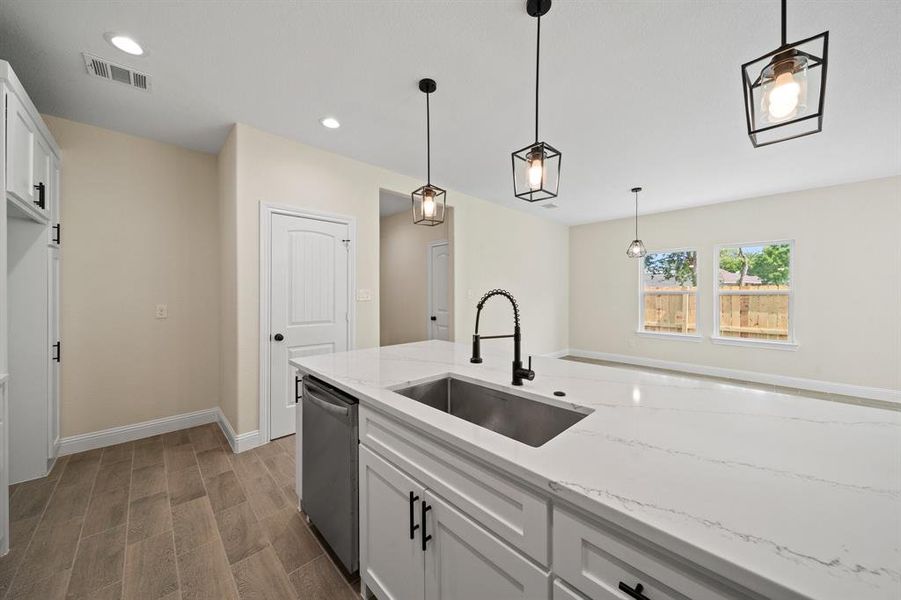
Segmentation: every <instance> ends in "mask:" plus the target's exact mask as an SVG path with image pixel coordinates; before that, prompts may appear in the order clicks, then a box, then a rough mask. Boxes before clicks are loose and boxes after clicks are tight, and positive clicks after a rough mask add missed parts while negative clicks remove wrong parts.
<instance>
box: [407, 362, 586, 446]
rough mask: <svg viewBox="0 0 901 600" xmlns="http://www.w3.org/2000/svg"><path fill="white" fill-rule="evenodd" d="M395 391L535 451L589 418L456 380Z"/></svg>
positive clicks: (557, 407)
mask: <svg viewBox="0 0 901 600" xmlns="http://www.w3.org/2000/svg"><path fill="white" fill-rule="evenodd" d="M394 391H395V392H397V393H398V394H401V395H402V396H406V397H407V398H412V399H413V400H416V401H417V402H421V403H423V404H425V405H427V406H431V407H432V408H434V409H437V410H440V411H441V412H446V413H448V414H450V415H453V416H455V417H458V418H460V419H464V420H466V421H469V422H470V423H475V424H476V425H478V426H480V427H484V428H485V429H490V430H491V431H494V432H496V433H499V434H501V435H504V436H507V437H508V438H512V439H514V440H516V441H518V442H522V443H523V444H528V445H529V446H534V447H536V448H537V447H538V446H541V445H542V444H544V443H545V442H547V441H548V440H551V439H553V438H554V437H556V436H558V435H560V434H561V433H562V432H563V431H565V430H566V429H568V428H569V427H571V426H572V425H574V424H576V423H578V422H579V421H581V420H582V419H584V418H585V417H586V416H587V414H586V413H583V412H579V411H577V410H573V409H571V408H564V407H562V406H557V405H554V404H547V403H544V402H539V401H537V400H530V399H528V398H523V397H522V396H516V395H514V394H508V393H506V392H501V391H498V390H494V389H491V388H489V387H485V386H482V385H478V384H475V383H470V382H468V381H463V380H462V379H457V378H455V377H444V378H441V379H436V380H432V381H427V382H425V383H420V384H417V385H414V386H411V387H407V388H402V389H398V390H394Z"/></svg>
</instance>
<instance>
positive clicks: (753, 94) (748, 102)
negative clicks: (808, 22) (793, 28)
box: [741, 0, 829, 148]
mask: <svg viewBox="0 0 901 600" xmlns="http://www.w3.org/2000/svg"><path fill="white" fill-rule="evenodd" d="M785 13H786V0H782V45H781V46H779V47H778V48H776V49H775V50H773V51H772V52H769V53H767V54H764V55H763V56H761V57H760V58H758V59H756V60H752V61H750V62H747V63H745V64H743V65H742V66H741V77H742V83H743V84H744V94H745V116H746V118H747V123H748V136H750V138H751V143H753V144H754V147H755V148H757V147H760V146H768V145H769V144H775V143H777V142H784V141H786V140H791V139H794V138H799V137H802V136H805V135H810V134H812V133H819V132H820V131H822V130H823V98H824V96H825V93H826V65H827V58H828V53H829V32H828V31H824V32H823V33H821V34H819V35H815V36H813V37H809V38H807V39H804V40H801V41H800V42H793V43H788V42H787V41H786V22H785Z"/></svg>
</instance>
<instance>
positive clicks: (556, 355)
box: [541, 348, 571, 358]
mask: <svg viewBox="0 0 901 600" xmlns="http://www.w3.org/2000/svg"><path fill="white" fill-rule="evenodd" d="M570 354H571V353H570V351H569V348H564V349H563V350H557V351H556V352H548V353H546V354H542V355H541V356H545V357H547V358H563V357H564V356H569V355H570Z"/></svg>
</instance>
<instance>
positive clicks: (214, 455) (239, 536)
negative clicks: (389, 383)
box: [0, 424, 359, 600]
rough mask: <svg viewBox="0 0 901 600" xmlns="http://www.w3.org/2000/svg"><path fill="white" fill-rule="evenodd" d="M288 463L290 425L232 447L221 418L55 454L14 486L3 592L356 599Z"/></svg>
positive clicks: (225, 599) (14, 599)
mask: <svg viewBox="0 0 901 600" xmlns="http://www.w3.org/2000/svg"><path fill="white" fill-rule="evenodd" d="M294 473H295V470H294V437H293V436H291V437H288V438H282V439H280V440H275V441H273V442H271V443H269V444H266V445H265V446H260V447H259V448H255V449H253V450H249V451H247V452H243V453H241V454H233V453H232V452H231V449H230V448H229V446H228V442H227V441H226V440H225V437H224V436H223V435H222V432H221V431H220V430H219V427H218V425H216V424H211V425H203V426H200V427H195V428H193V429H187V430H183V431H176V432H173V433H167V434H164V435H159V436H154V437H151V438H146V439H143V440H138V441H137V442H130V443H127V444H121V445H118V446H110V447H108V448H103V449H99V450H91V451H88V452H83V453H81V454H75V455H72V456H68V457H61V458H60V459H59V460H58V461H57V463H56V466H55V467H54V469H53V472H52V473H50V475H48V476H47V477H45V478H42V479H38V480H35V481H29V482H27V483H22V484H19V485H16V486H13V487H11V488H10V492H11V495H10V530H11V533H10V542H11V547H10V551H9V554H7V555H6V556H4V557H2V558H0V598H2V599H4V600H5V599H10V600H18V599H23V598H30V599H35V600H55V599H57V598H71V599H95V598H96V599H98V600H106V599H120V598H121V599H128V600H130V599H133V598H141V599H147V600H154V599H156V598H164V599H165V600H175V599H178V598H181V599H183V600H195V599H196V600H199V599H210V600H232V599H234V600H237V599H241V600H247V599H250V598H253V599H263V598H265V599H275V600H281V599H295V598H300V599H310V600H331V599H339V600H350V599H352V598H358V597H359V591H358V590H359V581H358V580H356V581H354V580H350V581H348V578H347V577H346V576H345V575H344V574H342V572H341V571H339V570H338V568H337V567H336V566H335V563H334V561H333V560H332V559H331V557H330V556H329V554H328V553H327V552H325V551H324V550H323V546H322V544H321V543H320V541H319V539H318V537H317V535H316V534H315V533H314V532H313V531H312V530H311V529H310V528H309V527H308V526H307V523H306V520H305V518H304V516H303V515H302V513H300V512H299V511H298V509H297V496H296V494H295V492H294Z"/></svg>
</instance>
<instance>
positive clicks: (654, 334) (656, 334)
mask: <svg viewBox="0 0 901 600" xmlns="http://www.w3.org/2000/svg"><path fill="white" fill-rule="evenodd" d="M635 334H636V335H639V336H641V337H648V338H658V339H667V340H682V341H683V342H700V341H702V340H703V339H704V338H702V337H701V336H700V335H698V334H696V333H663V332H661V331H636V332H635Z"/></svg>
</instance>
